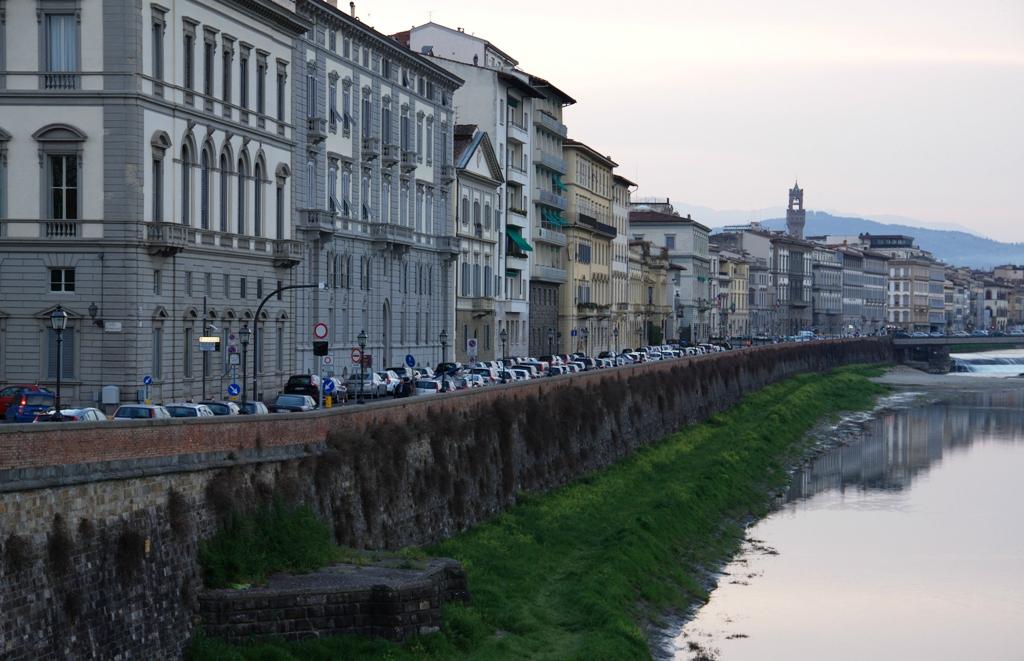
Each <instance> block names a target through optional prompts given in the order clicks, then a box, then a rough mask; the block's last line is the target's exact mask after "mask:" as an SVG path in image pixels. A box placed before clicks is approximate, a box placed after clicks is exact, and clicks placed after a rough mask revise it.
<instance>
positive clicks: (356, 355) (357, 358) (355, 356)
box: [352, 347, 363, 365]
mask: <svg viewBox="0 0 1024 661" xmlns="http://www.w3.org/2000/svg"><path fill="white" fill-rule="evenodd" d="M362 360H363V352H362V351H360V350H359V349H358V348H355V347H354V348H353V349H352V364H353V365H358V364H359V363H360V362H362Z"/></svg>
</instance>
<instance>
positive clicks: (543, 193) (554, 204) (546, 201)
mask: <svg viewBox="0 0 1024 661" xmlns="http://www.w3.org/2000/svg"><path fill="white" fill-rule="evenodd" d="M533 199H534V201H535V202H539V203H540V204H543V205H546V206H549V207H551V208H553V209H558V210H559V211H565V206H566V203H565V198H564V197H562V196H561V195H555V194H554V193H552V192H551V191H548V190H544V189H543V188H539V187H538V188H534V189H533Z"/></svg>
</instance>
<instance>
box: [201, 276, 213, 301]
mask: <svg viewBox="0 0 1024 661" xmlns="http://www.w3.org/2000/svg"><path fill="white" fill-rule="evenodd" d="M203 292H205V293H206V295H207V296H209V297H210V298H213V274H212V273H204V274H203Z"/></svg>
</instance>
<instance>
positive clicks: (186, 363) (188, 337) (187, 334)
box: [182, 328, 192, 379]
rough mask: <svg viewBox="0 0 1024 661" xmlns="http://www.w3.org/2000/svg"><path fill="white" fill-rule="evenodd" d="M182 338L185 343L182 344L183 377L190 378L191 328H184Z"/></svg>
mask: <svg viewBox="0 0 1024 661" xmlns="http://www.w3.org/2000/svg"><path fill="white" fill-rule="evenodd" d="M182 340H183V341H184V343H185V346H184V349H185V351H184V354H185V355H184V368H185V370H184V371H185V378H186V379H189V378H192V329H191V328H186V329H185V332H184V334H183V337H182Z"/></svg>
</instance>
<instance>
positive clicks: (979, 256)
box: [763, 211, 1024, 269]
mask: <svg viewBox="0 0 1024 661" xmlns="http://www.w3.org/2000/svg"><path fill="white" fill-rule="evenodd" d="M763 224H764V225H766V226H768V227H770V228H772V229H784V228H785V227H786V220H785V218H772V219H771V220H766V221H764V222H763ZM864 232H868V233H871V234H905V235H907V236H912V237H914V239H915V241H916V243H917V244H918V245H919V246H921V247H922V248H924V249H925V250H928V251H931V252H932V254H934V255H935V257H936V258H938V259H940V260H942V261H943V262H946V263H947V264H952V265H954V266H970V267H973V268H977V269H989V268H992V267H993V266H999V265H1000V264H1022V263H1024V243H1002V242H1000V241H995V240H993V239H987V238H985V237H981V236H977V235H975V234H968V233H967V232H958V231H951V230H936V229H927V228H924V227H911V226H910V225H897V224H887V223H879V222H876V221H874V220H867V219H865V218H841V217H839V216H833V215H831V214H828V213H824V212H821V211H808V212H807V225H806V227H805V228H804V235H805V236H814V235H816V234H862V233H864Z"/></svg>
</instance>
